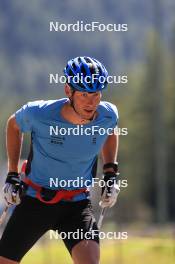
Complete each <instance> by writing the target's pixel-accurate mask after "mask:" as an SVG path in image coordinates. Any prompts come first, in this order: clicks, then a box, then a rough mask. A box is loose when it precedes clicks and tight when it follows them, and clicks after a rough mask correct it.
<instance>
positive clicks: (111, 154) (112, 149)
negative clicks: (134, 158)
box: [101, 134, 119, 172]
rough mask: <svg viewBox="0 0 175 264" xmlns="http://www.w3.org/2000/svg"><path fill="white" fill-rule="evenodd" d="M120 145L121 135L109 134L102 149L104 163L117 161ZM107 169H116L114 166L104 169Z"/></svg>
mask: <svg viewBox="0 0 175 264" xmlns="http://www.w3.org/2000/svg"><path fill="white" fill-rule="evenodd" d="M118 145H119V136H118V135H115V134H113V135H109V136H108V138H107V140H106V141H105V143H104V145H103V148H102V151H101V153H102V159H103V164H106V163H114V162H116V159H117V154H118ZM106 171H111V172H113V171H114V170H113V169H112V168H108V169H105V170H104V172H106Z"/></svg>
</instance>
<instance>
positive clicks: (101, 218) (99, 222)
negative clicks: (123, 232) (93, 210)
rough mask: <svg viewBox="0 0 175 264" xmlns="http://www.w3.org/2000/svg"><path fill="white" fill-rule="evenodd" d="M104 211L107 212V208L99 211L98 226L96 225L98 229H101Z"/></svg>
mask: <svg viewBox="0 0 175 264" xmlns="http://www.w3.org/2000/svg"><path fill="white" fill-rule="evenodd" d="M106 210H107V207H104V208H102V209H101V213H100V216H99V220H98V224H97V225H98V228H99V229H100V228H101V227H102V223H103V219H104V216H105V213H106Z"/></svg>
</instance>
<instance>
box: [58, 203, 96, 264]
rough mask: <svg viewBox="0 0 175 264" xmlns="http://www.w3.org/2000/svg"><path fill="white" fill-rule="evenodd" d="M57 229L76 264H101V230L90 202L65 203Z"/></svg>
mask: <svg viewBox="0 0 175 264" xmlns="http://www.w3.org/2000/svg"><path fill="white" fill-rule="evenodd" d="M59 215H60V216H62V221H61V219H60V223H58V224H57V226H56V227H55V229H57V230H58V232H59V233H62V232H63V233H64V234H66V236H65V238H64V239H63V241H64V243H65V245H66V247H67V249H68V251H69V253H70V254H71V257H72V259H73V261H74V263H75V264H99V255H100V253H99V251H100V250H99V230H98V227H97V223H96V221H95V218H94V216H93V210H92V206H91V203H90V201H89V200H82V201H78V202H65V203H64V204H62V208H61V209H60V212H59Z"/></svg>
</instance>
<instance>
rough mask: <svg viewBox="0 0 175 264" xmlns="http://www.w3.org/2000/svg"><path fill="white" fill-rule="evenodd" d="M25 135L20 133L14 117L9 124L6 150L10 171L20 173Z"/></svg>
mask: <svg viewBox="0 0 175 264" xmlns="http://www.w3.org/2000/svg"><path fill="white" fill-rule="evenodd" d="M22 139H23V135H22V133H21V132H20V130H19V128H18V126H17V124H16V120H15V117H14V116H12V117H10V118H9V120H8V122H7V130H6V148H7V156H8V171H13V172H18V163H19V159H20V154H21V146H22Z"/></svg>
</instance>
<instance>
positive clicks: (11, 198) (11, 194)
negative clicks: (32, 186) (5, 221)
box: [3, 172, 24, 205]
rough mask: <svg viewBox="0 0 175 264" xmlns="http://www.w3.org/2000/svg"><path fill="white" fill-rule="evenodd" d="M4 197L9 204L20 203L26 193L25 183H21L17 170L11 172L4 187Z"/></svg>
mask: <svg viewBox="0 0 175 264" xmlns="http://www.w3.org/2000/svg"><path fill="white" fill-rule="evenodd" d="M3 193H4V199H5V201H6V203H7V205H18V204H19V203H20V202H21V196H22V195H23V193H24V185H22V184H21V180H20V178H19V174H18V173H17V172H9V173H8V175H7V179H6V182H5V185H4V187H3Z"/></svg>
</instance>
